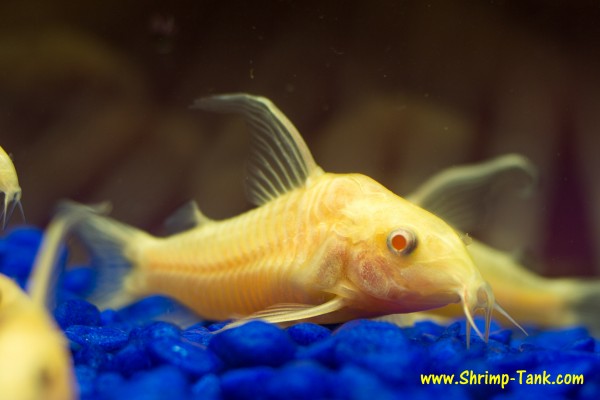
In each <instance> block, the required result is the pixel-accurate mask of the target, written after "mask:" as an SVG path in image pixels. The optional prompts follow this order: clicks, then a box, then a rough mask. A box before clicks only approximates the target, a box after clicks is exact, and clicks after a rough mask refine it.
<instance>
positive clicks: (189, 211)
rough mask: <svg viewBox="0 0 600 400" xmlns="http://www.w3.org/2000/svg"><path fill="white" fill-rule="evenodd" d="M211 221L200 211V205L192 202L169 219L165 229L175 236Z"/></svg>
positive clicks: (183, 206) (180, 208)
mask: <svg viewBox="0 0 600 400" xmlns="http://www.w3.org/2000/svg"><path fill="white" fill-rule="evenodd" d="M210 221H212V220H211V219H210V218H208V217H207V216H206V215H204V214H203V213H202V211H200V208H199V207H198V203H196V202H195V201H193V200H190V201H188V202H187V203H185V204H184V205H182V206H181V207H179V208H178V209H177V210H176V211H175V212H174V213H173V215H171V216H170V217H169V218H167V220H166V221H165V229H166V230H167V232H168V233H170V234H173V233H178V232H183V231H187V230H188V229H192V228H195V227H197V226H200V225H203V224H205V223H207V222H210Z"/></svg>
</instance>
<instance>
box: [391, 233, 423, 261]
mask: <svg viewBox="0 0 600 400" xmlns="http://www.w3.org/2000/svg"><path fill="white" fill-rule="evenodd" d="M387 245H388V248H389V249H390V250H391V251H392V252H394V253H397V254H403V255H406V254H409V253H411V252H412V251H413V250H414V249H415V247H416V246H417V238H416V236H415V235H414V233H412V232H411V231H409V230H406V229H396V230H395V231H393V232H392V233H390V235H389V236H388V241H387Z"/></svg>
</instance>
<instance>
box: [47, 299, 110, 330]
mask: <svg viewBox="0 0 600 400" xmlns="http://www.w3.org/2000/svg"><path fill="white" fill-rule="evenodd" d="M54 318H56V322H57V323H58V325H59V326H60V327H61V328H62V329H66V328H68V327H69V326H71V325H88V326H98V325H100V322H101V320H100V311H99V310H98V308H97V307H96V306H94V305H93V304H90V303H88V302H87V301H84V300H79V299H70V300H66V301H64V302H62V303H59V304H58V306H57V307H56V309H55V310H54Z"/></svg>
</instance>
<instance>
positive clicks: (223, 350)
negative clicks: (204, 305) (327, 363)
mask: <svg viewBox="0 0 600 400" xmlns="http://www.w3.org/2000/svg"><path fill="white" fill-rule="evenodd" d="M208 347H209V349H210V350H211V351H213V352H214V353H215V354H216V355H217V356H219V358H221V360H223V361H224V362H225V364H227V365H228V366H230V367H248V366H257V365H268V366H279V365H281V364H283V363H285V362H287V361H289V360H291V359H292V358H293V357H294V354H295V352H296V345H295V343H294V342H293V341H292V340H291V339H290V337H289V336H288V335H287V333H286V332H285V331H284V330H282V329H280V328H278V327H276V326H275V325H271V324H267V323H265V322H261V321H252V322H248V323H246V324H244V325H242V326H239V327H236V328H232V329H227V330H224V331H222V332H219V333H217V334H215V336H214V337H213V338H212V340H211V341H210V343H209V345H208Z"/></svg>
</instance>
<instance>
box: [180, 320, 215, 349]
mask: <svg viewBox="0 0 600 400" xmlns="http://www.w3.org/2000/svg"><path fill="white" fill-rule="evenodd" d="M181 336H182V337H183V338H185V339H186V340H188V341H190V342H192V343H196V344H200V345H203V346H208V343H209V342H210V340H211V339H212V337H213V336H214V334H213V333H212V332H211V331H209V330H208V328H207V327H205V326H202V325H200V324H196V325H192V326H190V327H189V328H187V329H186V330H184V331H183V332H182V333H181Z"/></svg>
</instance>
